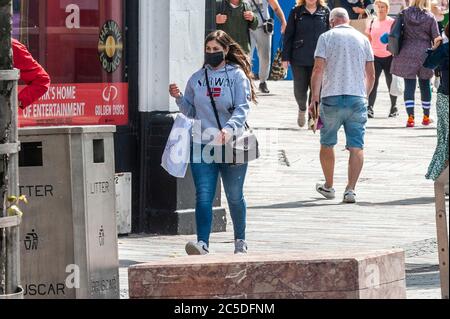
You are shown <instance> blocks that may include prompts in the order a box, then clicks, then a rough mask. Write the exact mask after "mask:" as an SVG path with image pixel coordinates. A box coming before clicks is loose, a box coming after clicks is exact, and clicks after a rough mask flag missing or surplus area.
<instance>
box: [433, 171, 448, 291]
mask: <svg viewBox="0 0 450 319" xmlns="http://www.w3.org/2000/svg"><path fill="white" fill-rule="evenodd" d="M448 178H449V173H448V167H447V168H446V169H445V170H444V172H443V173H442V174H441V176H440V177H439V179H438V180H437V181H436V182H435V184H434V191H435V200H436V228H437V238H438V249H439V268H440V274H441V289H442V299H449V275H448V262H449V260H448V258H449V255H448V228H447V213H446V207H445V191H444V188H445V184H448Z"/></svg>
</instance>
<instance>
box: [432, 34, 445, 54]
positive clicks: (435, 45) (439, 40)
mask: <svg viewBox="0 0 450 319" xmlns="http://www.w3.org/2000/svg"><path fill="white" fill-rule="evenodd" d="M442 40H443V39H442V37H437V38H436V39H434V41H433V48H432V49H433V51H434V50H436V49H437V48H439V46H440V45H441V43H442Z"/></svg>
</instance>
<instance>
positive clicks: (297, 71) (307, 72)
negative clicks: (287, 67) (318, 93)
mask: <svg viewBox="0 0 450 319" xmlns="http://www.w3.org/2000/svg"><path fill="white" fill-rule="evenodd" d="M313 68H314V67H313V66H297V65H293V66H292V72H293V75H294V94H295V99H296V100H297V104H298V108H299V109H300V111H303V112H306V110H307V103H308V99H309V103H311V78H312V72H313ZM308 89H309V94H308Z"/></svg>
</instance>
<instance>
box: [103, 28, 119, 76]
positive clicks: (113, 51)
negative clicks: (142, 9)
mask: <svg viewBox="0 0 450 319" xmlns="http://www.w3.org/2000/svg"><path fill="white" fill-rule="evenodd" d="M98 53H99V56H100V62H101V64H102V67H103V69H104V70H105V71H106V72H108V73H113V72H114V71H116V70H117V69H118V68H119V66H120V63H121V62H122V57H123V40H122V30H121V29H120V26H119V25H118V24H117V23H116V22H115V21H113V20H109V21H106V22H105V24H104V25H103V27H102V29H101V31H100V37H99V41H98Z"/></svg>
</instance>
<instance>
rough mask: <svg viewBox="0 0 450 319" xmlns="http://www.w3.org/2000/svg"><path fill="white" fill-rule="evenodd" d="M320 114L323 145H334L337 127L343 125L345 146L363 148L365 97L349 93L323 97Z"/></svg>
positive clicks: (365, 116) (365, 118)
mask: <svg viewBox="0 0 450 319" xmlns="http://www.w3.org/2000/svg"><path fill="white" fill-rule="evenodd" d="M320 116H321V118H322V122H323V128H322V129H321V139H320V142H321V144H322V145H323V146H325V147H334V146H336V144H337V142H338V132H339V129H340V128H341V126H344V129H345V135H346V137H347V148H359V149H364V137H365V134H366V123H367V102H366V99H365V98H363V97H360V96H351V95H339V96H330V97H325V98H323V99H322V107H321V111H320Z"/></svg>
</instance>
